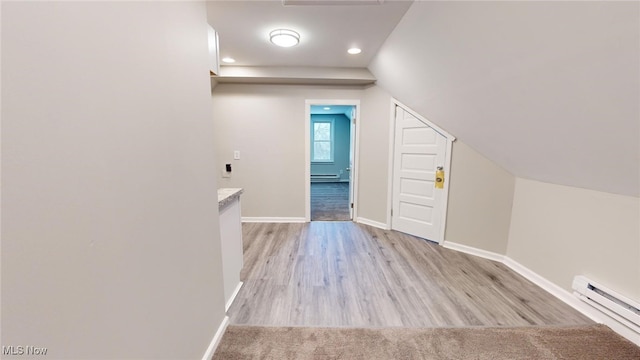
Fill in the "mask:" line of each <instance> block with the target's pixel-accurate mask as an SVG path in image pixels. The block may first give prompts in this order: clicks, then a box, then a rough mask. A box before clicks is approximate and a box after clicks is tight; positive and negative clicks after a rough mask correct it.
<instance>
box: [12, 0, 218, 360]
mask: <svg viewBox="0 0 640 360" xmlns="http://www.w3.org/2000/svg"><path fill="white" fill-rule="evenodd" d="M206 61H207V28H206V11H205V6H204V4H203V3H195V2H170V3H169V2H162V3H158V2H153V3H151V2H115V3H108V2H100V3H97V2H84V3H83V2H22V3H21V2H3V3H2V320H1V321H2V324H1V326H2V345H5V346H9V345H14V346H19V345H23V346H24V345H33V346H40V347H47V348H48V356H47V358H52V359H64V358H69V359H71V358H73V359H89V358H91V359H115V358H132V359H134V358H135V359H144V358H148V359H152V358H153V359H159V358H170V359H195V358H200V357H202V355H203V354H204V352H205V350H206V349H207V346H208V345H209V342H210V341H211V339H212V337H213V335H214V333H215V331H216V330H217V328H218V325H219V324H220V323H221V321H222V319H223V317H224V299H223V285H222V275H221V261H220V260H221V255H220V239H219V226H218V220H217V216H218V210H217V208H218V205H217V194H216V182H217V179H216V169H215V164H216V162H215V158H214V151H213V149H214V147H215V143H214V139H213V136H212V134H213V131H214V129H213V122H212V119H211V100H210V93H209V88H210V80H209V76H208V68H207V64H206ZM21 358H25V357H21Z"/></svg>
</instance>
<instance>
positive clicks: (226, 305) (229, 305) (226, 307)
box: [224, 281, 244, 312]
mask: <svg viewBox="0 0 640 360" xmlns="http://www.w3.org/2000/svg"><path fill="white" fill-rule="evenodd" d="M243 284H244V283H243V282H242V281H240V282H239V283H238V286H236V288H235V290H233V294H231V297H230V298H229V301H227V303H226V304H224V311H225V312H227V311H229V308H230V307H231V304H233V300H235V299H236V296H238V293H239V292H240V289H241V288H242V285H243Z"/></svg>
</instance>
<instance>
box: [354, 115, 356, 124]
mask: <svg viewBox="0 0 640 360" xmlns="http://www.w3.org/2000/svg"><path fill="white" fill-rule="evenodd" d="M353 124H354V125H355V124H356V118H355V117H354V118H353Z"/></svg>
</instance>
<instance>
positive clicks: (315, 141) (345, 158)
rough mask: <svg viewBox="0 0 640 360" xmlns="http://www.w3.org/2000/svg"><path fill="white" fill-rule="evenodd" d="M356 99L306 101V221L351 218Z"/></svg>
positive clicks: (353, 208) (354, 160) (356, 112)
mask: <svg viewBox="0 0 640 360" xmlns="http://www.w3.org/2000/svg"><path fill="white" fill-rule="evenodd" d="M358 103H359V101H344V100H318V101H310V100H308V101H307V127H306V128H307V135H306V139H307V141H306V144H307V156H306V157H307V161H306V163H307V176H306V177H305V181H306V186H305V188H306V189H307V196H306V216H307V221H350V220H353V219H354V218H355V209H356V204H355V201H354V199H355V198H356V196H355V192H356V186H355V184H356V182H355V178H356V168H355V165H356V164H355V163H356V157H357V154H356V153H357V151H356V138H357V136H356V135H357V128H356V121H357V117H358V105H359V104H358Z"/></svg>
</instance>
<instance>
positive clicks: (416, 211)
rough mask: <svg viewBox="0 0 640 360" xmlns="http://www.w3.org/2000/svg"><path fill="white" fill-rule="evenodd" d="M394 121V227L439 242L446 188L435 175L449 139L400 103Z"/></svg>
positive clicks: (443, 161)
mask: <svg viewBox="0 0 640 360" xmlns="http://www.w3.org/2000/svg"><path fill="white" fill-rule="evenodd" d="M395 121H396V124H395V141H394V156H393V195H392V196H393V212H392V216H391V228H392V229H394V230H398V231H402V232H405V233H407V234H411V235H415V236H418V237H421V238H424V239H429V240H432V241H435V242H438V243H439V242H441V241H442V239H440V237H441V235H440V234H441V231H440V225H441V221H442V215H443V214H442V212H443V210H444V194H443V192H444V190H443V189H436V187H435V177H436V170H437V168H438V167H444V166H445V153H446V145H447V140H446V138H445V137H444V136H443V135H441V134H440V133H438V132H437V131H435V130H434V129H433V128H431V127H429V126H427V125H426V124H425V123H423V122H422V121H420V120H418V119H417V118H416V117H414V116H413V115H411V114H410V113H408V112H406V111H405V110H404V109H402V108H401V107H399V106H396V120H395ZM447 180H448V179H446V178H445V181H447Z"/></svg>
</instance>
